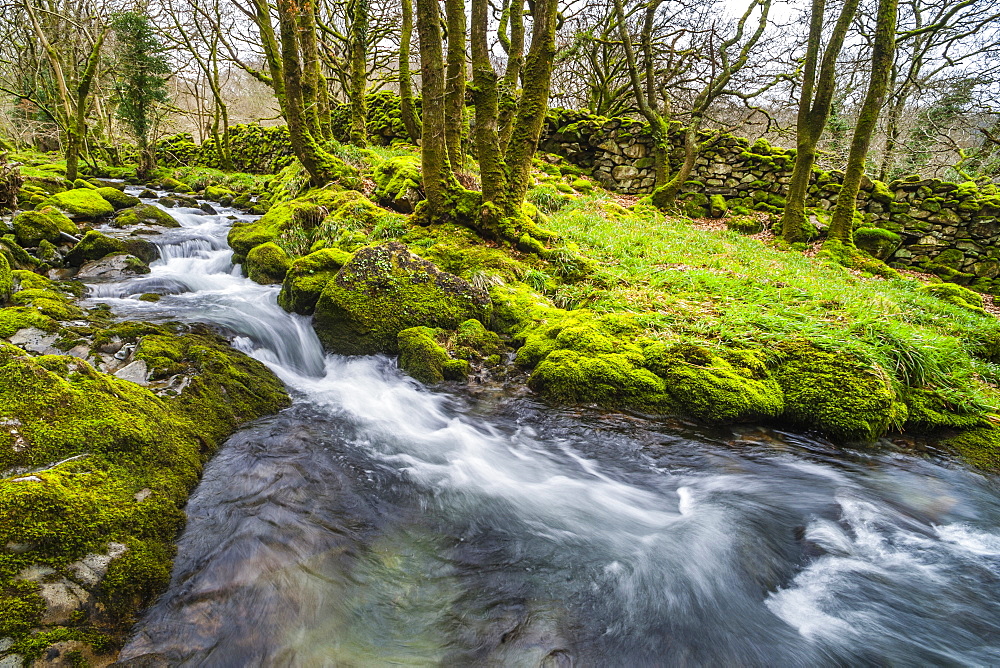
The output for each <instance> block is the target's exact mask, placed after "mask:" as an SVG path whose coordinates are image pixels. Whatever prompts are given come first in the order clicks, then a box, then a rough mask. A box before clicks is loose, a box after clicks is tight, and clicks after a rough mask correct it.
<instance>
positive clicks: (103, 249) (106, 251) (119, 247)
mask: <svg viewBox="0 0 1000 668" xmlns="http://www.w3.org/2000/svg"><path fill="white" fill-rule="evenodd" d="M124 252H126V248H125V244H124V243H123V242H122V241H121V239H115V238H113V237H109V236H108V235H106V234H101V233H100V232H98V231H97V230H91V231H90V232H87V233H86V234H85V235H83V238H82V239H80V243H78V244H77V245H75V246H73V248H72V249H70V251H69V252H68V253H66V257H65V258H63V262H64V263H65V264H66V266H68V267H79V266H80V265H82V264H83V263H85V262H91V261H93V260H100V259H101V258H102V257H106V256H108V255H113V254H115V253H124Z"/></svg>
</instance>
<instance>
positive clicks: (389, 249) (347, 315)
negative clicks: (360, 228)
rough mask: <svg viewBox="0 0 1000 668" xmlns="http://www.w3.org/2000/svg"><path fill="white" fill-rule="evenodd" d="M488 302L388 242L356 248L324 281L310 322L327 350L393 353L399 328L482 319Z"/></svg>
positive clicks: (487, 312)
mask: <svg viewBox="0 0 1000 668" xmlns="http://www.w3.org/2000/svg"><path fill="white" fill-rule="evenodd" d="M492 306H493V305H492V302H491V301H490V297H489V295H488V294H487V293H486V291H485V290H483V289H481V288H478V287H476V286H474V285H472V284H471V283H469V282H468V281H466V280H464V279H461V278H459V277H458V276H455V275H454V274H449V273H447V272H444V271H441V270H440V269H439V268H438V267H437V266H435V265H434V264H433V263H432V262H428V261H427V260H424V259H421V258H419V257H417V256H416V255H414V254H412V253H411V252H410V251H409V250H407V248H406V246H405V245H403V244H402V243H399V242H397V241H394V242H390V243H386V244H382V245H380V246H369V247H367V248H362V249H360V250H358V251H357V252H356V253H355V254H354V257H353V258H352V259H351V261H350V262H348V263H347V264H345V265H344V266H343V268H341V270H340V271H339V272H337V275H336V276H335V277H334V278H333V280H331V281H329V282H327V284H326V286H325V287H324V288H323V293H322V294H321V295H320V298H319V302H318V303H317V304H316V313H315V316H314V318H313V326H314V327H315V328H316V332H317V334H318V335H319V338H320V341H322V342H323V345H324V346H325V347H326V348H327V350H330V351H332V352H336V353H343V354H349V355H370V354H374V353H380V352H384V353H390V354H396V353H397V352H399V345H398V341H397V336H398V335H399V333H400V332H401V331H403V330H404V329H409V328H411V327H418V326H425V327H441V328H444V329H455V328H457V327H458V326H459V324H461V323H462V322H464V321H466V320H468V319H470V318H476V319H478V320H480V321H483V322H488V321H489V319H490V315H491V312H492Z"/></svg>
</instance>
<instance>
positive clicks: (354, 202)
mask: <svg viewBox="0 0 1000 668" xmlns="http://www.w3.org/2000/svg"><path fill="white" fill-rule="evenodd" d="M385 214H386V212H385V211H384V210H383V209H380V208H379V207H377V206H375V205H374V204H373V203H372V202H371V200H369V199H368V198H367V197H365V196H364V195H362V194H361V193H359V192H356V191H353V190H312V191H310V192H308V193H306V194H305V195H303V196H301V197H297V198H296V199H293V200H291V201H288V202H281V203H279V204H275V205H274V206H272V207H271V208H270V209H269V210H268V212H267V213H266V214H264V215H263V216H262V217H261V218H260V219H259V220H256V221H253V222H250V223H245V224H241V223H237V224H234V225H233V227H232V229H230V231H229V236H228V240H229V245H230V246H231V247H232V248H233V260H234V261H235V262H242V261H243V260H244V259H245V258H246V254H247V253H249V252H250V249H251V248H253V247H254V246H259V245H261V244H265V243H268V242H271V241H273V242H275V243H277V244H278V245H279V246H281V247H282V248H284V249H285V251H286V252H288V253H289V255H290V256H298V255H305V254H306V253H307V252H309V251H310V250H311V249H312V246H313V244H314V243H315V242H316V241H317V240H329V239H330V238H331V237H332V236H334V233H336V232H353V231H359V230H360V229H362V228H369V227H374V225H375V223H376V221H377V220H378V219H379V218H380V217H381V216H383V215H385ZM365 238H366V237H365V235H363V234H362V239H365ZM358 245H360V244H358Z"/></svg>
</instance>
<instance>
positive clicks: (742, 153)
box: [158, 92, 1000, 294]
mask: <svg viewBox="0 0 1000 668" xmlns="http://www.w3.org/2000/svg"><path fill="white" fill-rule="evenodd" d="M398 100H399V98H398V97H396V96H394V95H392V94H391V93H386V92H380V93H375V94H373V95H372V96H370V98H369V103H370V106H371V108H372V110H373V112H372V119H371V120H372V122H371V124H370V128H369V129H370V131H371V133H370V134H371V135H372V141H375V142H378V143H382V144H388V143H390V142H392V141H395V140H404V141H405V140H406V135H405V130H404V128H403V127H402V122H401V121H400V120H399V101H398ZM337 113H340V112H339V111H338V112H337ZM335 116H336V119H335V120H336V122H335V123H334V125H335V127H336V128H339V129H340V130H343V128H342V127H341V126H344V124H345V120H344V119H343V118H341V116H342V114H341V115H336V114H335ZM233 130H234V134H233V140H232V149H233V158H234V162H235V163H236V167H237V169H240V170H245V171H250V172H257V173H261V172H263V173H274V172H277V171H278V170H279V169H280V168H281V167H283V166H284V165H286V164H287V163H288V161H289V160H291V159H292V158H291V155H292V149H291V143H290V142H289V140H288V133H287V130H286V129H285V128H284V127H280V128H260V127H259V126H237V127H236V128H233ZM681 131H682V127H681V125H680V124H679V123H674V124H672V126H671V134H670V140H671V153H670V161H671V168H672V169H676V168H677V167H678V166H679V165H680V161H681V159H682V157H683V151H682V147H681V142H682V132H681ZM702 139H703V140H710V141H709V142H708V144H707V146H706V147H705V149H704V150H703V151H702V152H701V155H700V157H699V158H698V160H697V163H696V164H695V168H694V170H693V172H692V174H691V178H690V180H689V181H688V182H687V183H686V184H685V186H684V189H683V190H684V193H683V195H682V205H683V208H684V212H685V213H686V214H687V215H689V216H691V217H703V216H722V215H724V214H725V213H727V212H728V213H735V214H744V213H750V212H751V211H763V212H767V213H770V214H775V215H777V214H779V213H780V212H781V210H782V208H783V207H784V205H785V199H784V192H785V189H786V187H787V185H788V181H789V179H790V177H791V171H792V166H793V163H794V161H795V151H794V150H791V149H784V148H780V147H776V146H771V145H770V144H769V143H768V142H766V141H764V140H758V141H756V142H750V141H749V140H747V139H745V138H743V137H735V136H733V135H728V134H724V135H721V136H713V135H710V134H708V133H704V134H703V136H702ZM653 146H654V144H653V139H652V136H651V135H650V132H649V126H648V125H647V124H646V123H645V122H641V121H637V120H634V119H628V118H604V117H600V116H594V115H592V114H589V113H587V112H585V111H576V110H568V109H553V110H551V111H549V113H548V115H547V117H546V124H545V129H544V131H543V136H542V141H541V144H540V146H539V148H540V150H541V151H544V152H546V153H552V154H556V155H558V156H560V157H561V158H562V159H563V160H566V161H567V162H569V163H571V164H573V165H575V166H577V167H579V168H582V169H584V170H589V172H590V174H591V175H592V177H593V178H594V179H595V180H596V181H598V182H600V183H601V184H602V185H603V186H605V187H606V188H608V189H609V190H613V191H616V192H620V193H626V194H633V195H642V194H646V193H649V192H651V191H652V189H653V185H654V180H655V175H654V167H653ZM158 152H159V154H160V157H161V160H163V161H164V164H167V165H171V164H200V165H206V166H213V167H216V166H218V158H217V157H216V151H215V147H214V146H213V145H212V144H211V142H206V143H205V144H202V145H201V146H197V145H195V144H194V143H193V142H192V141H191V137H190V135H177V136H175V137H170V138H167V139H165V140H163V141H162V142H161V143H160V146H159V151H158ZM842 179H843V174H842V173H841V172H837V171H823V170H821V169H819V168H816V169H815V170H814V173H813V177H812V184H811V186H810V189H809V202H808V204H809V205H810V206H811V207H812V209H811V215H812V219H813V222H814V223H815V224H816V225H817V227H819V228H821V229H822V228H823V227H824V226H825V225H826V224H827V222H828V220H829V212H830V211H831V210H832V209H833V205H834V202H835V201H836V198H837V194H838V193H839V191H840V188H841V182H842ZM998 216H1000V196H998V194H997V189H996V187H995V186H993V185H986V186H982V187H980V186H977V184H975V183H971V182H969V183H949V182H946V181H941V180H939V179H921V178H920V177H919V176H911V177H906V178H903V179H899V180H896V181H893V182H891V183H888V184H883V183H880V182H878V181H871V180H867V179H866V181H865V183H864V184H863V186H862V190H861V193H860V195H859V197H858V217H857V220H856V227H857V229H856V231H855V238H856V240H857V243H858V245H859V246H861V247H862V248H864V249H865V250H868V251H869V252H871V253H872V254H873V255H876V256H877V257H880V258H882V259H884V260H886V261H887V262H889V263H890V264H893V265H895V266H898V267H906V268H914V269H919V270H922V271H928V272H932V273H935V274H937V275H938V276H940V277H941V278H943V279H945V280H949V281H953V282H956V283H961V284H964V285H971V286H972V287H974V288H976V289H979V290H982V291H988V292H995V293H997V294H1000V250H998V242H1000V222H998Z"/></svg>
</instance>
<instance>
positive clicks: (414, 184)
mask: <svg viewBox="0 0 1000 668" xmlns="http://www.w3.org/2000/svg"><path fill="white" fill-rule="evenodd" d="M372 179H373V180H374V181H375V193H374V196H375V199H376V201H378V202H379V203H380V204H382V205H384V206H391V207H393V208H394V209H397V210H398V211H402V212H403V213H411V212H412V211H413V208H414V207H415V206H416V204H417V199H416V197H415V195H414V192H415V191H419V189H420V188H421V184H422V181H421V177H420V157H419V156H413V155H401V156H397V157H394V158H390V159H389V160H386V161H385V162H383V163H381V164H379V165H378V166H377V167H376V168H375V171H374V172H373V173H372Z"/></svg>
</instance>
